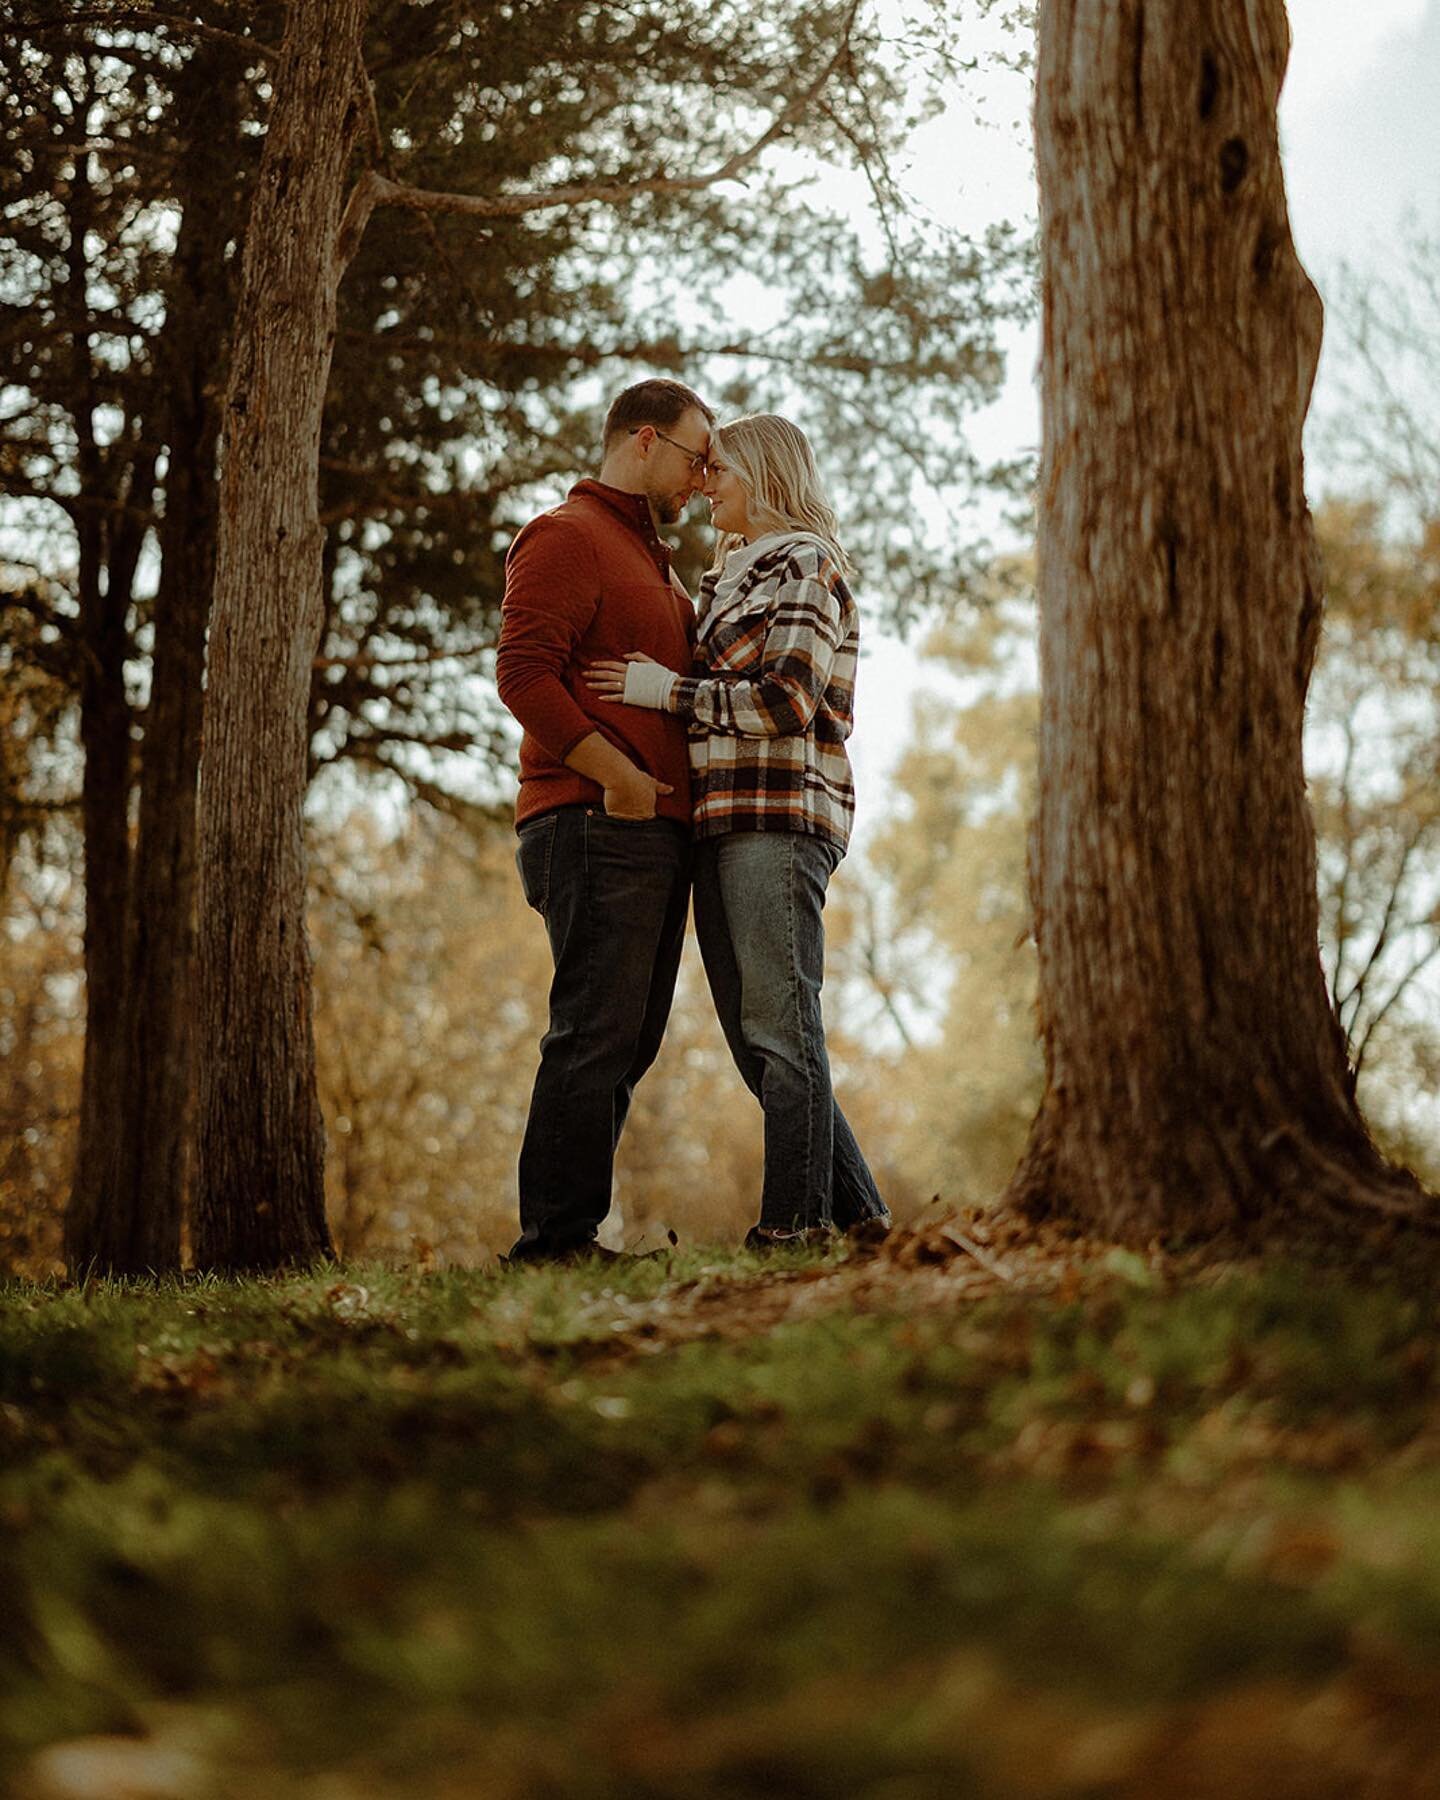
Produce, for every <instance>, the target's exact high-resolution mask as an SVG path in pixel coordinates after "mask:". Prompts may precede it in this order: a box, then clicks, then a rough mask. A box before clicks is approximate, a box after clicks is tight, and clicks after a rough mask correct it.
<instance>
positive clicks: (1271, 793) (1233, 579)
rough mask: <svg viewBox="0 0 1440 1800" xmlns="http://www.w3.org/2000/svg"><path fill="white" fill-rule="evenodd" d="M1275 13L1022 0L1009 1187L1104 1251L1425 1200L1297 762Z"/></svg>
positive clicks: (1311, 603) (1295, 604)
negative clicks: (1022, 1135) (1037, 672)
mask: <svg viewBox="0 0 1440 1800" xmlns="http://www.w3.org/2000/svg"><path fill="white" fill-rule="evenodd" d="M1288 46H1289V34H1288V26H1287V21H1286V17H1285V11H1284V6H1283V4H1282V0H1246V3H1245V4H1244V5H1236V4H1234V3H1233V0H1042V5H1041V9H1040V50H1039V69H1038V75H1037V89H1036V141H1037V155H1038V161H1039V175H1040V191H1041V232H1042V255H1043V276H1044V343H1043V352H1042V392H1043V406H1044V448H1043V467H1042V480H1041V517H1040V536H1039V585H1040V604H1041V672H1042V687H1043V701H1042V722H1041V734H1040V787H1041V793H1040V805H1039V812H1038V817H1037V819H1036V822H1035V825H1034V829H1033V837H1032V843H1031V876H1030V881H1031V900H1032V907H1033V913H1034V921H1035V932H1036V940H1037V944H1038V947H1039V955H1040V1014H1041V1031H1042V1036H1043V1041H1044V1047H1045V1056H1046V1070H1047V1085H1046V1093H1045V1097H1044V1101H1043V1103H1042V1107H1041V1110H1040V1113H1039V1115H1038V1117H1037V1119H1036V1122H1035V1125H1034V1127H1033V1131H1032V1135H1031V1140H1030V1145H1029V1148H1028V1150H1027V1152H1026V1154H1025V1156H1024V1158H1023V1159H1022V1162H1021V1165H1020V1167H1019V1169H1018V1170H1017V1172H1016V1175H1015V1177H1014V1181H1013V1184H1012V1188H1011V1198H1012V1199H1013V1200H1015V1201H1017V1202H1018V1203H1020V1204H1021V1205H1022V1206H1024V1207H1025V1208H1027V1209H1028V1210H1029V1211H1031V1212H1032V1213H1035V1214H1063V1215H1069V1216H1072V1217H1075V1218H1077V1219H1079V1220H1081V1221H1083V1222H1084V1223H1086V1224H1087V1225H1088V1226H1090V1227H1091V1228H1094V1229H1098V1230H1100V1231H1103V1232H1106V1233H1110V1234H1113V1235H1116V1236H1120V1237H1125V1238H1132V1239H1133V1238H1138V1237H1145V1236H1148V1235H1150V1234H1153V1233H1161V1232H1185V1233H1210V1232H1214V1231H1217V1230H1222V1229H1225V1228H1228V1227H1231V1226H1234V1225H1237V1224H1240V1223H1241V1222H1243V1221H1247V1220H1251V1219H1254V1218H1257V1217H1259V1216H1261V1215H1264V1214H1266V1213H1267V1212H1269V1211H1270V1210H1271V1209H1272V1208H1274V1207H1277V1206H1278V1205H1281V1204H1284V1203H1285V1202H1287V1201H1292V1200H1293V1201H1296V1202H1299V1203H1300V1204H1302V1205H1304V1206H1305V1207H1307V1208H1308V1209H1311V1210H1315V1209H1319V1208H1329V1209H1333V1210H1339V1211H1344V1212H1347V1213H1348V1212H1349V1211H1350V1209H1352V1208H1354V1207H1355V1206H1356V1205H1357V1204H1361V1203H1363V1204H1364V1205H1366V1206H1368V1207H1379V1208H1382V1209H1385V1210H1387V1211H1390V1212H1392V1213H1397V1214H1414V1213H1421V1212H1425V1211H1426V1210H1427V1207H1428V1201H1427V1198H1426V1197H1425V1196H1424V1195H1423V1194H1421V1192H1420V1191H1419V1189H1418V1188H1417V1186H1416V1184H1415V1183H1414V1182H1413V1179H1412V1178H1410V1177H1409V1176H1407V1175H1405V1174H1404V1173H1403V1172H1400V1171H1396V1170H1393V1169H1391V1168H1389V1167H1388V1166H1387V1165H1386V1164H1385V1163H1384V1162H1383V1160H1382V1159H1381V1157H1380V1156H1379V1154H1378V1153H1377V1151H1376V1150H1375V1148H1374V1146H1373V1144H1372V1142H1371V1140H1370V1137H1369V1134H1368V1132H1367V1130H1366V1128H1365V1125H1364V1123H1363V1121H1362V1119H1361V1117H1360V1115H1359V1113H1358V1111H1357V1109H1356V1105H1355V1099H1354V1084H1353V1080H1352V1078H1351V1073H1350V1071H1349V1069H1348V1066H1347V1062H1346V1053H1345V1045H1344V1040H1343V1037H1342V1034H1341V1032H1340V1030H1339V1028H1338V1026H1337V1024H1336V1021H1335V1019H1334V1016H1333V1013H1332V1011H1331V1008H1330V1003H1329V999H1328V996H1327V993H1326V988H1325V982H1324V978H1323V975H1322V971H1321V966H1320V959H1319V953H1318V947H1317V905H1316V891H1315V866H1314V832H1313V827H1312V824H1311V819H1310V815H1309V810H1308V806H1307V803H1306V797H1305V781H1304V774H1303V770H1302V766H1301V726H1302V716H1303V709H1304V700H1305V690H1306V687H1307V685H1308V683H1309V678H1310V669H1311V663H1312V660H1313V657H1314V653H1315V646H1316V639H1317V635H1318V630H1319V622H1320V609H1321V574H1320V570H1319V566H1318V557H1317V554H1316V551H1315V547H1314V537H1313V532H1312V528H1311V523H1310V516H1309V512H1308V509H1307V507H1306V503H1305V494H1304V485H1303V467H1302V458H1301V442H1300V440H1301V427H1302V423H1303V420H1304V416H1305V411H1306V407H1307V406H1308V404H1309V396H1310V387H1311V382H1312V380H1313V376H1314V372H1315V367H1316V362H1317V358H1318V355H1319V349H1320V334H1321V307H1320V301H1319V297H1318V295H1317V294H1316V292H1315V290H1314V288H1313V287H1312V286H1311V284H1310V281H1309V280H1308V278H1307V277H1306V275H1305V272H1304V270H1303V269H1302V268H1301V266H1300V264H1299V261H1298V259H1297V257H1296V255H1295V250H1294V247H1293V244H1292V241H1291V236H1290V229H1289V222H1288V218H1287V214H1286V207H1285V194H1284V185H1283V180H1282V176H1281V168H1280V157H1279V145H1278V138H1277V130H1276V102H1277V99H1278V96H1279V91H1280V83H1281V80H1282V77H1283V73H1284V66H1285V60H1286V56H1287V53H1288Z"/></svg>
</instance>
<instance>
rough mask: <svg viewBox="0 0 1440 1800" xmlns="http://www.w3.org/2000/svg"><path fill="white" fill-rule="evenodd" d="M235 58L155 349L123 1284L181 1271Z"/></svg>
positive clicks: (116, 1152)
mask: <svg viewBox="0 0 1440 1800" xmlns="http://www.w3.org/2000/svg"><path fill="white" fill-rule="evenodd" d="M233 61H234V58H233V56H232V55H231V54H230V53H229V49H228V46H226V47H224V48H222V49H218V50H217V49H213V48H211V49H208V50H207V49H202V50H201V51H200V52H199V53H198V54H197V56H196V57H195V58H194V59H193V61H192V63H191V64H190V66H189V67H188V69H187V71H186V75H187V80H186V83H185V86H184V88H183V89H182V91H181V93H180V95H179V97H178V102H179V114H180V119H179V123H180V133H179V135H180V138H181V142H182V143H183V144H185V145H186V146H187V149H186V152H185V154H184V155H182V157H181V158H180V161H179V165H178V168H177V199H178V200H179V203H180V206H181V209H182V210H181V225H180V234H179V239H178V242H177V244H176V251H175V278H174V282H173V284H172V292H171V295H170V297H169V301H168V305H167V315H166V324H165V329H164V332H163V335H162V339H161V344H160V371H159V372H160V376H161V379H162V381H163V385H164V393H165V400H166V405H167V408H168V412H169V419H168V424H167V429H166V433H165V442H166V446H167V450H168V463H169V466H168V472H167V474H166V479H165V517H164V521H163V523H162V525H161V528H160V550H161V574H160V585H159V588H158V591H157V593H156V596H155V607H154V632H155V649H154V656H153V659H152V663H151V676H150V701H149V705H148V707H147V708H146V713H145V740H144V747H143V752H142V763H141V783H140V826H139V833H138V837H137V840H136V844H135V852H134V858H133V866H132V870H131V879H130V905H129V917H128V922H127V932H126V940H127V941H126V971H125V1013H126V1016H125V1021H124V1043H123V1058H122V1063H121V1071H120V1075H119V1078H118V1083H119V1087H120V1089H121V1092H122V1095H123V1102H122V1105H121V1107H120V1110H119V1118H118V1121H117V1126H116V1130H115V1133H114V1141H113V1146H112V1151H113V1154H112V1157H111V1160H110V1164H109V1168H108V1174H107V1179H106V1182H105V1192H104V1200H103V1205H102V1207H101V1210H100V1216H99V1219H98V1221H97V1226H98V1229H97V1232H96V1238H97V1242H96V1250H95V1256H96V1260H97V1261H98V1262H99V1263H100V1265H101V1266H103V1267H105V1268H107V1269H110V1270H112V1271H114V1272H116V1273H129V1274H140V1273H143V1272H145V1271H146V1270H160V1269H172V1268H178V1267H179V1264H180V1252H181V1220H182V1216H183V1211H184V1202H185V1194H186V1186H187V1173H188V1170H187V1163H188V1161H189V1158H188V1156H187V1149H188V1144H189V1126H190V1122H191V1113H192V1099H193V1095H192V1081H191V1069H192V1061H191V1045H190V1036H191V1032H190V1020H191V1009H192V1005H193V1001H194V992H193V974H194V962H195V816H196V782H197V776H198V770H199V765H200V727H201V717H202V713H203V707H204V679H203V677H204V665H205V627H206V622H207V620H208V618H209V615H210V597H211V592H212V590H213V587H214V582H215V539H216V528H217V517H218V515H217V505H216V500H217V492H216V467H215V463H216V446H217V443H218V440H219V433H220V395H219V394H218V393H217V391H216V383H217V375H218V372H219V371H220V370H221V369H222V368H223V365H224V356H225V349H226V343H227V331H228V326H229V319H230V307H231V302H232V300H233V294H232V292H231V288H232V282H231V278H230V274H229V265H228V263H227V261H226V256H225V250H226V245H227V242H228V240H229V239H230V238H231V237H232V236H233V235H234V233H235V229H236V223H237V221H236V219H235V217H234V211H235V209H234V207H233V206H231V205H228V204H226V203H225V201H226V199H227V198H228V196H229V194H230V193H232V192H233V184H231V185H229V186H227V185H226V184H225V183H224V182H217V181H216V179H215V170H214V167H213V158H212V156H211V155H210V154H207V151H208V149H209V147H210V146H212V145H214V144H216V142H217V140H218V143H219V145H220V146H221V148H220V152H219V154H220V155H221V156H225V155H227V154H229V153H230V146H232V145H233V144H234V143H235V141H236V135H235V134H236V132H237V129H238V116H237V110H238V109H237V99H238V94H237V90H236V87H235V82H234V79H233V76H231V78H229V79H228V80H227V76H226V69H227V66H228V65H230V64H233Z"/></svg>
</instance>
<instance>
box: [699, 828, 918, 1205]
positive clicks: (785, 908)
mask: <svg viewBox="0 0 1440 1800" xmlns="http://www.w3.org/2000/svg"><path fill="white" fill-rule="evenodd" d="M839 861H840V852H839V851H838V850H836V849H835V848H834V846H833V845H831V844H829V843H827V842H826V841H825V840H824V839H823V838H818V837H813V836H811V835H810V834H809V833H808V832H801V831H734V832H730V833H728V834H727V835H725V836H724V837H716V838H706V839H703V840H702V841H701V842H700V843H699V844H697V845H696V847H695V933H696V936H697V937H698V938H699V940H700V954H701V957H702V958H703V960H704V963H705V973H706V975H707V976H708V977H709V981H710V992H711V994H712V995H713V996H714V1000H715V1010H716V1011H717V1012H718V1013H719V1015H720V1024H721V1027H722V1029H723V1030H724V1032H725V1040H726V1042H727V1043H728V1044H729V1046H730V1054H731V1055H732V1056H733V1057H734V1059H735V1066H736V1068H737V1069H739V1071H740V1074H741V1077H742V1078H743V1080H744V1082H745V1085H746V1087H748V1088H749V1089H750V1092H751V1093H752V1094H754V1096H755V1097H756V1099H757V1100H758V1101H759V1102H760V1105H761V1108H762V1110H763V1112H764V1114H765V1184H764V1188H763V1190H762V1193H761V1199H760V1223H761V1225H764V1226H771V1227H778V1228H779V1229H782V1230H795V1229H803V1228H805V1227H808V1226H814V1225H828V1224H831V1223H833V1224H835V1225H838V1226H839V1227H840V1228H841V1230H847V1229H848V1228H849V1227H850V1226H852V1225H856V1224H859V1223H860V1221H862V1220H864V1219H888V1218H889V1213H888V1211H887V1209H886V1206H885V1202H884V1201H883V1200H882V1199H881V1198H880V1195H879V1193H878V1191H877V1189H876V1187H875V1180H874V1177H873V1176H872V1175H871V1173H870V1170H869V1168H868V1167H867V1166H866V1162H865V1158H864V1157H863V1156H862V1155H861V1153H860V1146H859V1145H858V1144H857V1143H856V1142H855V1134H854V1132H853V1131H851V1129H850V1127H849V1125H848V1124H847V1123H846V1120H845V1115H844V1113H842V1112H841V1110H840V1108H839V1107H838V1106H837V1105H836V1104H835V1096H834V1093H833V1092H832V1090H831V1086H830V1060H829V1058H828V1057H827V1056H826V1054H825V1027H824V1023H823V1021H822V1019H821V1015H820V986H821V983H822V981H823V980H824V974H825V927H824V924H823V923H822V921H821V916H820V915H821V910H822V908H823V907H824V905H825V889H826V887H827V886H828V884H829V881H830V877H831V875H832V874H833V873H834V872H835V867H836V865H837V864H838V863H839Z"/></svg>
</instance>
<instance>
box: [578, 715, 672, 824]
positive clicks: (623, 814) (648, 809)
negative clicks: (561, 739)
mask: <svg viewBox="0 0 1440 1800" xmlns="http://www.w3.org/2000/svg"><path fill="white" fill-rule="evenodd" d="M565 766H566V767H567V768H570V769H574V771H575V773H576V774H577V775H584V776H586V777H587V778H588V779H589V780H591V781H598V782H599V784H600V786H601V787H602V788H604V790H605V810H606V812H607V813H609V815H610V816H611V818H612V819H653V818H654V817H655V798H656V796H657V795H658V794H673V793H674V791H675V790H674V788H672V787H671V786H670V783H669V782H668V781H657V780H656V779H655V777H654V776H653V775H647V774H646V773H645V771H644V769H637V768H636V767H635V765H634V763H633V762H631V760H630V758H629V757H628V756H627V755H626V754H625V752H624V751H623V750H617V749H616V747H615V746H614V744H612V743H611V742H610V740H609V739H608V738H604V737H601V735H600V733H599V732H598V731H592V732H591V733H590V735H589V737H587V738H582V739H581V740H580V742H579V743H578V744H576V746H575V748H574V749H573V750H572V751H571V752H570V754H569V755H568V756H567V757H566V758H565Z"/></svg>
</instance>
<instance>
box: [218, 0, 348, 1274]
mask: <svg viewBox="0 0 1440 1800" xmlns="http://www.w3.org/2000/svg"><path fill="white" fill-rule="evenodd" d="M365 10H366V8H365V0H312V4H310V5H307V6H303V7H301V6H292V7H291V9H290V14H289V20H288V23H287V26H286V32H285V41H284V45H283V47H282V52H281V56H280V60H279V64H278V67H277V68H276V72H275V103H274V108H273V111H272V113H271V118H270V125H269V130H268V132H267V135H266V142H265V150H264V155H263V157H262V160H261V164H260V174H259V178H258V183H257V188H256V194H255V200H254V205H253V207H252V210H251V214H250V224H249V228H248V231H247V236H246V247H245V268H244V276H243V282H242V290H241V300H240V308H239V313H238V317H237V321H236V328H235V342H234V351H233V362H232V368H231V377H230V387H229V392H228V395H227V398H226V410H225V418H226V425H225V448H224V454H223V457H222V469H221V488H220V544H219V557H218V567H217V574H216V584H215V601H214V614H213V623H212V627H211V636H210V659H209V693H208V698H207V711H206V725H205V732H206V736H205V746H204V753H203V757H202V762H201V773H200V915H199V917H200V950H199V1010H198V1022H197V1031H198V1044H197V1049H198V1063H199V1096H198V1118H197V1143H196V1148H197V1169H196V1195H195V1200H196V1204H195V1227H194V1249H195V1261H196V1263H197V1265H198V1266H200V1267H204V1268H224V1269H244V1268H250V1269H255V1268H274V1267H277V1266H280V1265H283V1264H286V1263H293V1262H304V1261H308V1260H311V1259H313V1258H314V1257H316V1256H318V1255H322V1254H324V1253H326V1252H328V1250H329V1235H328V1232H327V1230H326V1225H325V1211H324V1199H325V1195H324V1179H323V1177H324V1136H323V1129H322V1123H321V1117H320V1106H319V1100H318V1098H317V1095H316V1088H315V1050H314V1041H313V1031H312V1023H311V992H310V951H309V945H308V942H307V939H306V933H305V852H304V839H303V830H302V818H301V808H302V803H303V800H304V793H305V775H306V749H307V745H306V716H307V704H308V700H309V693H310V672H311V665H312V662H313V659H314V656H315V652H316V648H317V643H318V637H319V631H320V620H321V593H320V580H321V573H320V565H321V544H322V533H321V526H320V522H319V513H318V504H317V491H318V472H319V454H320V425H321V414H322V410H323V407H324V401H325V385H326V379H327V377H328V374H329V369H330V355H331V346H332V341H333V337H334V330H335V295H336V288H337V285H338V281H339V275H340V264H339V260H338V258H337V255H336V245H337V237H338V232H339V226H340V215H341V201H342V197H343V186H344V180H345V172H346V166H347V163H348V161H349V155H350V149H351V145H352V142H353V138H354V134H355V130H356V127H357V124H358V121H359V106H360V86H359V78H360V67H361V65H360V37H361V30H362V26H363V24H364V19H365Z"/></svg>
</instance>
